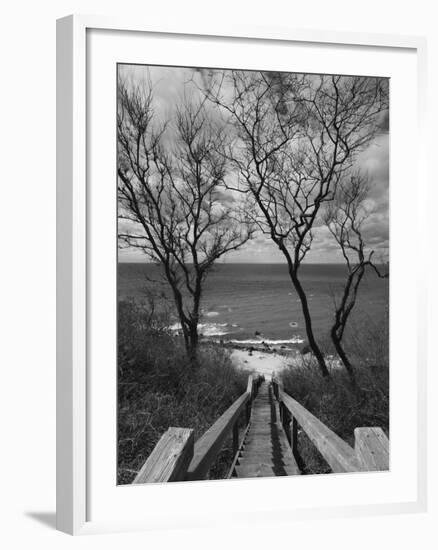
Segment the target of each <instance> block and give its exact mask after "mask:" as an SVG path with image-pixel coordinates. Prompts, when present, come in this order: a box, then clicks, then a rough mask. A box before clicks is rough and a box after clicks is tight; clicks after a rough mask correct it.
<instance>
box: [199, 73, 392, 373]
mask: <svg viewBox="0 0 438 550" xmlns="http://www.w3.org/2000/svg"><path fill="white" fill-rule="evenodd" d="M205 90H206V91H205V92H204V93H205V96H206V97H207V98H208V99H209V100H210V101H212V102H213V103H214V104H215V105H216V106H217V107H218V109H219V111H220V112H221V113H222V114H223V115H225V116H227V117H228V122H229V124H232V125H233V126H234V129H235V142H234V144H233V147H232V148H230V149H229V151H228V155H229V158H230V159H231V160H232V162H233V163H234V164H235V166H236V167H237V169H238V172H239V175H240V180H239V186H238V187H239V189H240V191H242V192H243V193H247V194H249V195H250V196H251V197H252V199H253V200H254V202H255V204H256V205H257V207H258V215H257V217H256V218H255V219H254V221H255V222H256V223H257V225H258V226H259V228H260V229H261V230H262V231H263V232H264V233H266V234H268V235H269V236H270V238H271V239H272V241H273V242H274V243H275V244H276V245H277V246H278V248H279V249H280V251H281V252H282V254H283V255H284V257H285V259H286V261H287V266H288V271H289V275H290V278H291V281H292V284H293V286H294V288H295V290H296V292H297V294H298V297H299V299H300V301H301V306H302V311H303V316H304V320H305V325H306V333H307V338H308V341H309V345H310V348H311V350H312V352H313V354H314V356H315V357H316V359H317V361H318V364H319V367H320V370H321V373H322V375H324V376H328V375H329V371H328V369H327V366H326V363H325V360H324V356H323V354H322V352H321V350H320V348H319V346H318V344H317V342H316V339H315V336H314V332H313V327H312V319H311V313H310V309H309V304H308V300H307V296H306V292H305V289H304V287H303V284H302V281H301V278H300V266H301V264H302V262H303V261H304V259H305V257H306V255H307V253H308V252H309V250H310V247H311V244H312V240H313V233H312V228H313V227H314V225H315V223H316V222H317V221H318V217H319V215H320V210H321V207H322V205H323V204H324V203H325V202H327V201H331V200H332V199H333V197H334V192H335V190H336V187H337V184H338V182H339V181H340V179H341V178H342V176H343V174H344V172H345V171H346V170H348V169H349V168H350V167H351V165H352V163H353V161H354V158H355V156H356V154H357V152H358V151H360V150H361V149H363V148H364V147H365V146H366V145H367V144H368V143H369V142H370V141H371V140H372V139H373V138H374V136H375V135H376V133H377V132H378V131H379V122H380V119H381V116H382V113H384V112H385V110H386V109H387V83H386V80H385V79H379V78H362V77H343V76H315V75H299V74H289V73H287V74H286V73H263V72H249V71H225V72H222V73H220V74H218V73H214V74H213V76H211V77H210V79H209V81H208V82H207V83H206V84H205Z"/></svg>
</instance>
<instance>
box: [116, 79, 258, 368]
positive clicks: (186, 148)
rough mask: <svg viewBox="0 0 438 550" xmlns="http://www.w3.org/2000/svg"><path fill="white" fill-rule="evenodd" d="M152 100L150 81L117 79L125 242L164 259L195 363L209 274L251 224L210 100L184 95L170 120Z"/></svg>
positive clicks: (121, 213) (247, 235) (243, 239)
mask: <svg viewBox="0 0 438 550" xmlns="http://www.w3.org/2000/svg"><path fill="white" fill-rule="evenodd" d="M153 105H154V104H153V92H152V88H151V86H150V84H146V85H142V86H139V85H131V86H130V85H128V84H126V83H125V82H122V81H120V82H119V87H118V177H119V186H118V199H119V203H118V204H119V220H120V221H121V223H120V227H121V231H120V233H119V242H120V243H121V245H122V246H129V247H135V248H137V249H140V250H142V251H143V252H144V254H145V255H146V256H147V257H149V258H150V259H152V260H153V261H155V262H157V263H158V264H159V265H160V266H162V268H163V271H164V276H165V279H166V281H167V283H168V284H169V285H170V288H171V291H172V295H173V300H174V303H175V307H176V311H177V314H178V317H179V321H180V324H181V329H182V333H183V336H184V342H185V346H186V351H187V354H188V357H189V358H190V360H191V361H192V363H193V364H196V358H197V347H198V340H199V336H198V323H199V318H200V304H201V298H202V291H203V283H204V281H205V278H206V276H207V274H208V272H209V270H210V269H211V267H212V266H213V264H214V263H215V262H216V261H217V260H218V259H219V258H220V257H221V256H223V255H224V254H226V253H227V252H230V251H232V250H236V249H237V248H239V247H240V246H242V245H243V244H244V243H245V242H246V241H248V239H249V238H250V237H251V234H252V228H251V224H250V223H247V222H248V221H249V220H248V219H247V218H246V216H245V215H244V214H242V213H241V211H240V210H239V209H238V208H236V206H235V205H234V204H233V198H232V196H230V192H229V191H227V190H226V187H225V180H226V178H227V174H228V161H227V160H226V156H225V155H224V154H221V151H222V150H223V149H224V148H225V147H226V144H227V139H228V137H227V133H226V131H225V130H224V128H223V127H222V126H221V125H220V124H219V123H218V122H215V121H214V120H213V119H212V117H211V116H209V113H208V112H207V109H206V107H205V102H198V103H195V102H187V101H185V102H182V104H181V105H180V106H179V107H178V108H177V109H176V112H175V113H174V116H173V117H172V118H171V119H169V120H167V121H165V122H164V123H163V122H161V123H159V122H157V121H156V120H155V119H154V110H153Z"/></svg>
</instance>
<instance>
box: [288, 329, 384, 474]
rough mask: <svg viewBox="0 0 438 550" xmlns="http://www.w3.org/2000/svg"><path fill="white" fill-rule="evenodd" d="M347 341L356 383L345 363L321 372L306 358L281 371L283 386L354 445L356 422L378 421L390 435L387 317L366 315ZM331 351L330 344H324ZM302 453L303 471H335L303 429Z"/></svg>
mask: <svg viewBox="0 0 438 550" xmlns="http://www.w3.org/2000/svg"><path fill="white" fill-rule="evenodd" d="M346 347H347V349H348V351H349V353H350V356H351V357H352V359H353V361H354V365H355V379H356V384H355V385H352V383H351V379H350V377H349V375H348V373H347V371H346V370H345V369H344V368H336V369H332V370H331V376H330V377H329V378H323V377H321V375H320V373H319V370H318V368H317V366H316V365H315V362H314V361H313V362H312V361H310V360H309V361H306V360H305V359H303V368H302V369H297V368H286V369H284V370H283V372H282V373H280V377H281V380H282V382H283V386H284V390H285V391H286V392H287V393H288V394H289V395H291V396H292V397H293V398H294V399H296V400H297V401H299V402H300V403H301V404H302V405H303V406H304V407H306V408H307V409H308V410H309V411H310V412H311V413H312V414H314V415H315V416H316V417H317V418H318V419H319V420H321V421H322V422H323V423H324V424H326V425H327V426H328V427H329V428H330V429H331V430H333V431H334V432H335V433H336V434H338V435H339V436H340V437H341V438H342V439H344V440H345V441H347V442H348V443H349V444H350V445H353V444H354V440H353V432H354V429H355V428H356V427H361V426H364V427H365V426H379V427H381V428H382V429H383V430H384V431H385V432H386V434H387V435H389V358H388V323H387V321H385V322H382V323H380V324H376V323H373V322H372V320H371V319H366V321H365V320H364V321H363V323H361V324H360V325H357V324H356V325H355V326H352V327H351V329H350V330H349V333H348V334H347V335H346ZM325 350H326V353H330V352H331V348H330V345H329V344H327V345H326V346H325ZM298 445H299V453H300V455H301V457H302V459H303V463H302V464H301V466H302V468H303V471H304V473H307V474H318V473H327V472H330V468H329V466H328V465H327V464H326V463H325V461H324V460H323V458H322V457H321V455H320V454H319V453H318V451H317V450H316V448H315V447H314V445H313V444H312V443H311V442H310V440H309V439H308V438H307V436H306V435H305V434H304V433H303V432H302V431H301V432H299V435H298Z"/></svg>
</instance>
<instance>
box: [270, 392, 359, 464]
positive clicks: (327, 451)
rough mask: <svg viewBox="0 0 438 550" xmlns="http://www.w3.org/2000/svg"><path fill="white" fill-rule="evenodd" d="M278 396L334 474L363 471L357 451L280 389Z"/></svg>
mask: <svg viewBox="0 0 438 550" xmlns="http://www.w3.org/2000/svg"><path fill="white" fill-rule="evenodd" d="M278 395H279V400H280V401H281V402H283V403H284V405H285V406H286V408H287V409H288V410H289V411H290V413H291V415H292V416H293V417H295V418H296V420H297V422H298V423H299V424H300V426H301V427H302V429H303V430H304V431H305V433H306V434H307V436H308V437H309V439H310V440H311V441H312V443H313V444H314V445H315V447H316V448H317V449H318V451H319V452H320V453H321V454H322V456H323V457H324V459H325V460H326V461H327V463H328V464H329V466H330V467H331V469H332V471H333V472H336V473H338V472H358V471H361V470H363V468H362V465H361V463H360V462H359V460H358V458H357V455H356V452H355V450H354V449H353V448H352V447H350V445H348V444H347V443H346V442H345V441H344V440H343V439H341V438H340V437H339V436H338V435H336V434H335V433H334V432H332V430H330V429H329V428H328V427H327V426H326V425H325V424H323V423H322V422H321V421H320V420H318V418H316V416H313V414H312V413H310V412H309V411H308V410H307V409H306V408H305V407H303V406H302V405H301V404H300V403H298V401H295V399H293V398H292V397H291V396H290V395H288V394H287V393H285V392H284V391H283V390H282V389H280V388H279V389H278Z"/></svg>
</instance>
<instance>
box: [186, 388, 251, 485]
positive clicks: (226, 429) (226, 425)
mask: <svg viewBox="0 0 438 550" xmlns="http://www.w3.org/2000/svg"><path fill="white" fill-rule="evenodd" d="M250 398H251V396H250V394H249V393H247V392H245V393H244V394H242V395H241V396H240V397H239V398H238V399H237V400H236V401H235V402H234V403H233V404H232V405H231V407H229V408H228V409H227V410H226V411H225V412H224V414H223V415H222V416H221V417H220V418H219V419H218V420H217V421H216V422H215V423H214V424H213V425H212V426H211V427H210V428H209V429H208V430H207V431H206V432H205V433H204V435H203V436H202V437H200V438H199V439H198V441H197V442H196V443H195V450H194V454H193V460H192V461H191V463H190V465H189V469H188V472H187V479H189V480H194V479H204V478H205V476H206V475H207V474H208V471H209V470H210V468H211V466H212V464H213V462H214V461H215V459H216V456H217V454H218V453H219V451H220V450H221V448H222V446H223V444H224V443H225V440H226V439H227V437H228V435H229V434H230V431H231V429H232V428H233V426H234V423H235V422H236V420H237V418H238V416H239V415H240V413H241V412H242V410H243V408H244V407H245V405H246V404H247V402H248V401H249V400H250Z"/></svg>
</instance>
